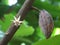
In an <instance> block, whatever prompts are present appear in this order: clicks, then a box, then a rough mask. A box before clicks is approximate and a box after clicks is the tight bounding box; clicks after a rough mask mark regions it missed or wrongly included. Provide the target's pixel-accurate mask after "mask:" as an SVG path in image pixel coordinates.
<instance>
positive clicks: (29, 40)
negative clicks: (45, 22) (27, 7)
mask: <svg viewBox="0 0 60 45" xmlns="http://www.w3.org/2000/svg"><path fill="white" fill-rule="evenodd" d="M24 1H25V0H0V40H1V39H2V38H3V37H4V34H5V32H6V31H7V30H8V28H9V26H10V24H11V23H12V22H11V20H13V19H14V16H15V15H16V14H17V12H18V11H19V9H20V8H21V6H22V4H23V3H24ZM33 6H34V7H36V8H38V9H40V10H41V9H45V10H47V11H48V12H49V13H50V14H51V15H52V17H53V20H54V29H53V30H54V31H53V33H52V34H51V37H50V38H49V39H46V38H45V36H44V34H43V33H42V31H41V29H40V27H39V24H38V20H39V12H37V11H35V10H31V11H29V13H28V14H27V16H26V17H25V19H24V21H23V23H22V25H21V27H20V28H19V29H18V31H17V32H16V33H15V35H14V36H13V38H12V39H11V41H10V42H9V44H8V45H60V43H59V42H60V0H35V1H34V3H33Z"/></svg>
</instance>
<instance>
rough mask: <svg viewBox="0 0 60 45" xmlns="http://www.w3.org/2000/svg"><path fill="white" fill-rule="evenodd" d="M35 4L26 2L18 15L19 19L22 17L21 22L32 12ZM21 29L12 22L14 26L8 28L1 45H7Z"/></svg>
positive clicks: (29, 0)
mask: <svg viewBox="0 0 60 45" xmlns="http://www.w3.org/2000/svg"><path fill="white" fill-rule="evenodd" d="M33 2H34V0H26V1H25V2H24V4H23V6H22V7H21V9H20V10H19V12H18V13H17V15H16V17H17V18H18V17H19V16H21V18H20V20H21V21H23V20H24V18H25V16H26V14H27V13H28V11H29V10H30V8H31V6H32V3H33ZM19 27H20V26H15V25H14V23H13V22H12V24H11V26H10V27H9V28H8V31H7V32H6V34H5V36H4V37H3V39H2V40H1V41H0V45H7V44H8V42H9V41H10V40H11V38H12V37H13V35H14V34H15V32H16V31H17V29H18V28H19Z"/></svg>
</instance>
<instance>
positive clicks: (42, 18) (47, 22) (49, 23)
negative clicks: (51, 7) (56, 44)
mask: <svg viewBox="0 0 60 45" xmlns="http://www.w3.org/2000/svg"><path fill="white" fill-rule="evenodd" d="M39 26H40V28H41V30H42V32H43V33H44V35H45V36H46V38H49V37H50V36H51V33H52V31H53V27H54V23H53V19H52V16H51V15H50V13H48V11H46V10H41V11H40V13H39Z"/></svg>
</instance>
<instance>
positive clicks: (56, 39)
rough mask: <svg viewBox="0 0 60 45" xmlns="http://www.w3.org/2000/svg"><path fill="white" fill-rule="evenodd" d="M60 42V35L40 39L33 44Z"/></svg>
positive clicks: (57, 44)
mask: <svg viewBox="0 0 60 45" xmlns="http://www.w3.org/2000/svg"><path fill="white" fill-rule="evenodd" d="M59 44H60V35H58V36H55V37H52V38H49V39H45V40H40V41H38V42H36V43H34V44H33V45H59Z"/></svg>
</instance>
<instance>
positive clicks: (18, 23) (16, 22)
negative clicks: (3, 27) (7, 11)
mask: <svg viewBox="0 0 60 45" xmlns="http://www.w3.org/2000/svg"><path fill="white" fill-rule="evenodd" d="M11 21H13V23H14V25H15V26H19V25H20V24H21V23H22V21H20V16H19V17H18V18H16V17H15V16H14V20H11Z"/></svg>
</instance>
